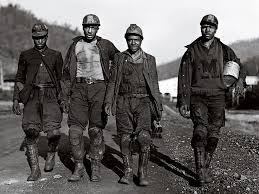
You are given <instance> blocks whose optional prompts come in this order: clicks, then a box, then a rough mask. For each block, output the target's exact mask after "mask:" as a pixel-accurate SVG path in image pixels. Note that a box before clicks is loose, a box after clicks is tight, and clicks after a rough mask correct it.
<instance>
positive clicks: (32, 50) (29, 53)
mask: <svg viewBox="0 0 259 194" xmlns="http://www.w3.org/2000/svg"><path fill="white" fill-rule="evenodd" d="M32 53H34V48H30V49H28V50H24V51H22V52H21V56H28V55H31V54H32Z"/></svg>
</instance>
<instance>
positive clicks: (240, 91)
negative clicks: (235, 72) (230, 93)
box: [235, 79, 244, 96]
mask: <svg viewBox="0 0 259 194" xmlns="http://www.w3.org/2000/svg"><path fill="white" fill-rule="evenodd" d="M240 95H244V82H243V80H242V79H239V80H238V81H237V82H236V86H235V96H240Z"/></svg>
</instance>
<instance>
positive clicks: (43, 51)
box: [33, 45, 49, 55]
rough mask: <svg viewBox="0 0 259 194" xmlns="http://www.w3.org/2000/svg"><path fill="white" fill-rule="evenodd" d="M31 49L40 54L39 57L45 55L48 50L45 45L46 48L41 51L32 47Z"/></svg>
mask: <svg viewBox="0 0 259 194" xmlns="http://www.w3.org/2000/svg"><path fill="white" fill-rule="evenodd" d="M33 49H34V50H35V51H36V52H38V53H40V54H41V55H44V54H45V53H46V51H47V50H48V49H49V48H48V46H47V45H46V47H45V48H44V49H43V50H42V51H40V50H38V49H37V48H36V47H35V46H34V47H33Z"/></svg>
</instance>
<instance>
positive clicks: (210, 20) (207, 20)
mask: <svg viewBox="0 0 259 194" xmlns="http://www.w3.org/2000/svg"><path fill="white" fill-rule="evenodd" d="M203 24H211V25H214V26H216V28H218V19H217V18H216V16H214V15H212V14H209V15H205V16H204V17H203V18H202V20H201V22H200V25H201V26H202V25H203Z"/></svg>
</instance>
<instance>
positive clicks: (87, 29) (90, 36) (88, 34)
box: [83, 25, 99, 42]
mask: <svg viewBox="0 0 259 194" xmlns="http://www.w3.org/2000/svg"><path fill="white" fill-rule="evenodd" d="M83 30H84V35H85V39H86V41H88V42H91V41H92V40H94V39H95V37H96V34H97V32H98V30H99V26H97V25H83Z"/></svg>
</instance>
